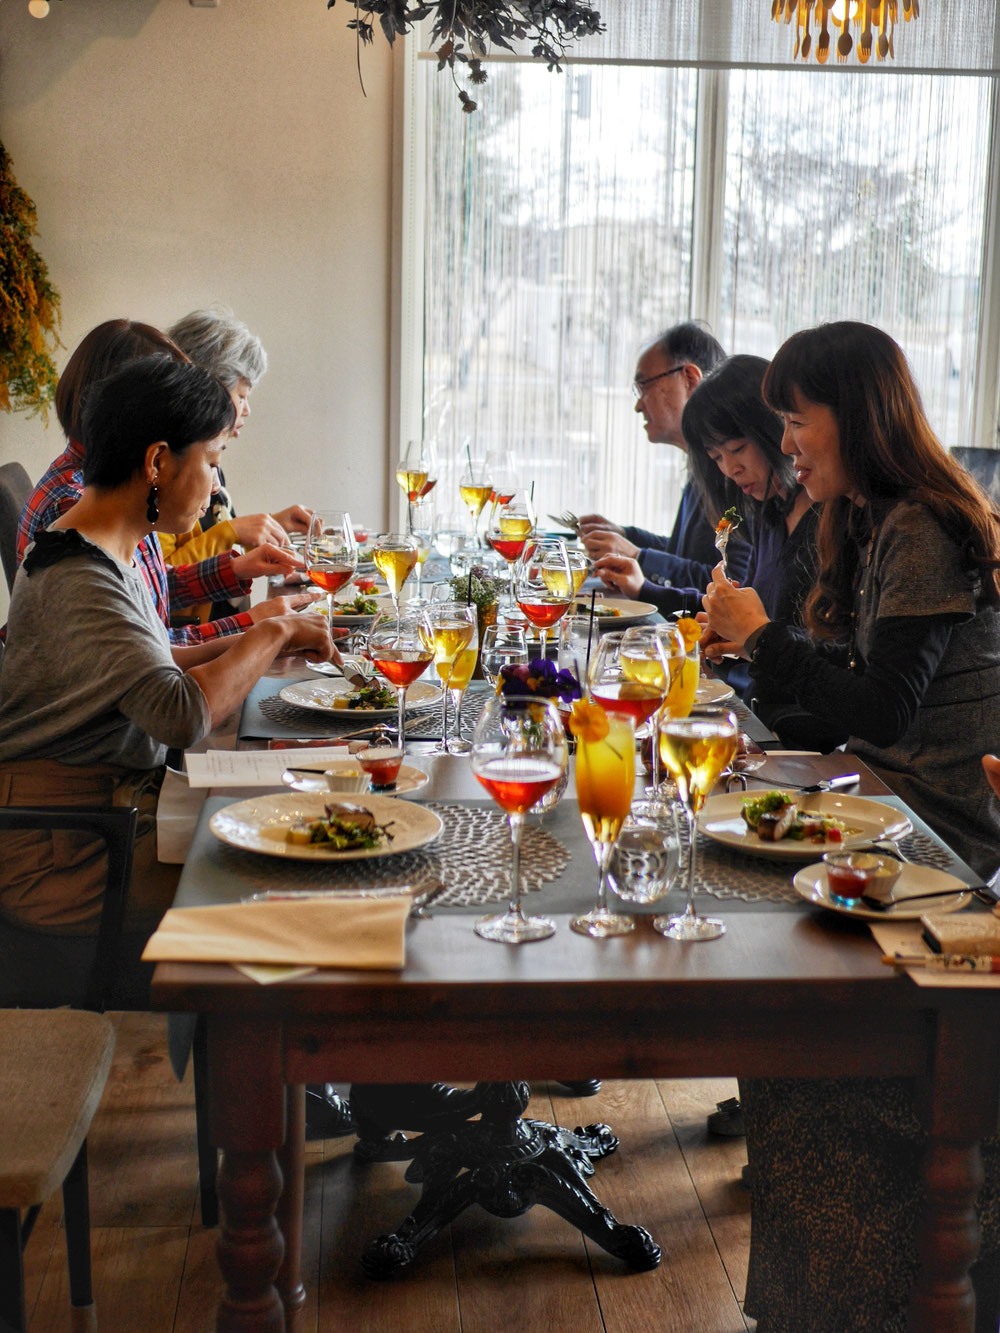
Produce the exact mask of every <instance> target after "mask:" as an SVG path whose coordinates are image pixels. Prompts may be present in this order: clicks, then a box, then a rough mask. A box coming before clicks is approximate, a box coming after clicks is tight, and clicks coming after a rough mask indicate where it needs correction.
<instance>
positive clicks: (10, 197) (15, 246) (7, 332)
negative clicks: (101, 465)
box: [0, 143, 62, 422]
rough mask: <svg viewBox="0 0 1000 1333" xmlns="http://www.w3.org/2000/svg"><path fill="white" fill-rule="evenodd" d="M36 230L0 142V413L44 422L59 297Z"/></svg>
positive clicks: (52, 386)
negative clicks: (24, 415)
mask: <svg viewBox="0 0 1000 1333" xmlns="http://www.w3.org/2000/svg"><path fill="white" fill-rule="evenodd" d="M37 230H38V227H37V220H36V216H35V205H34V204H33V203H32V202H31V200H30V199H29V198H28V196H27V195H26V194H25V193H24V191H23V190H22V189H20V188H19V187H18V184H17V181H15V179H14V174H13V172H12V171H11V166H10V157H9V156H8V154H7V150H6V149H5V148H4V146H3V144H2V143H0V410H2V411H4V412H10V411H27V412H31V413H32V414H36V413H41V416H42V418H43V420H45V421H46V422H47V421H48V416H49V404H50V403H51V402H52V399H53V397H54V395H55V391H56V380H57V378H58V376H57V375H56V368H55V365H54V364H53V361H52V355H51V353H52V352H53V351H54V350H55V348H56V347H61V346H62V344H61V343H60V341H59V338H58V336H57V334H56V332H55V329H56V326H57V324H58V323H59V293H58V292H57V291H56V289H55V288H54V287H53V286H52V284H51V282H49V271H48V269H47V267H46V265H45V260H44V259H43V258H42V257H41V255H40V254H39V253H38V251H37V250H36V249H35V247H34V246H33V245H32V243H31V238H32V236H34V235H35V233H36V231H37Z"/></svg>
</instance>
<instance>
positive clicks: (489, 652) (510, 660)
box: [479, 625, 528, 686]
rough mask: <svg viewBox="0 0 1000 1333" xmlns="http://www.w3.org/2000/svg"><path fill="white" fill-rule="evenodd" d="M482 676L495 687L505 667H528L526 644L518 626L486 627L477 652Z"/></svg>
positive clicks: (522, 632)
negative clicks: (481, 667)
mask: <svg viewBox="0 0 1000 1333" xmlns="http://www.w3.org/2000/svg"><path fill="white" fill-rule="evenodd" d="M479 660H480V662H481V663H482V665H483V675H484V676H485V677H486V679H487V680H488V681H489V682H490V684H491V685H494V686H495V685H496V683H497V681H498V680H499V678H500V672H501V671H502V670H503V669H504V667H505V666H527V665H528V643H527V640H526V639H525V637H524V630H523V629H522V628H521V627H520V625H487V626H486V630H485V632H484V634H483V643H482V647H481V649H480V652H479Z"/></svg>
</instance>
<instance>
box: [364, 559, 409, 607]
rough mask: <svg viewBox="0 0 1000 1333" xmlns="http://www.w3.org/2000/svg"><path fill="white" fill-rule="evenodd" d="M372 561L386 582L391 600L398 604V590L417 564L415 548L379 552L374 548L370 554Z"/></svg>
mask: <svg viewBox="0 0 1000 1333" xmlns="http://www.w3.org/2000/svg"><path fill="white" fill-rule="evenodd" d="M372 559H373V560H374V562H375V568H376V569H377V570H378V572H379V573H380V574H381V575H382V577H383V578H384V579H385V581H386V584H387V586H388V588H389V592H390V593H391V595H392V600H393V601H394V602H398V601H399V594H400V590H401V589H402V587H403V584H404V583H405V582H406V580H407V579H408V578H409V577H410V575H411V574H412V573H413V569H414V566H415V565H416V563H417V550H416V547H415V546H413V547H409V548H406V547H404V548H403V549H402V550H399V549H390V550H386V551H381V550H379V548H378V547H377V546H376V547H375V550H374V551H373V552H372Z"/></svg>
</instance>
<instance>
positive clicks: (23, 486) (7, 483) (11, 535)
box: [0, 463, 34, 591]
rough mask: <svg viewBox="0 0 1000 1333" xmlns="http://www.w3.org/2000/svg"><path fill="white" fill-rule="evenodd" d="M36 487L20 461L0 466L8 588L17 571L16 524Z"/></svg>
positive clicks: (0, 525) (0, 550)
mask: <svg viewBox="0 0 1000 1333" xmlns="http://www.w3.org/2000/svg"><path fill="white" fill-rule="evenodd" d="M33 489H34V487H33V486H32V484H31V478H30V477H29V476H28V474H27V472H25V470H24V468H23V467H22V466H21V464H20V463H4V464H3V466H2V467H0V562H2V563H3V572H4V574H5V576H6V578H7V589H8V591H9V590H10V589H11V588H12V587H13V586H14V575H15V574H16V573H17V525H18V523H19V522H20V519H21V511H22V510H23V509H24V506H25V505H26V504H27V502H28V496H29V495H30V494H31V492H32V490H33Z"/></svg>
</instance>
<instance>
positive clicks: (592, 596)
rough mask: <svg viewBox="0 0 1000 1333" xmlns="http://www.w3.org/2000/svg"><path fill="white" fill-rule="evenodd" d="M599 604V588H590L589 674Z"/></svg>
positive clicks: (588, 671) (588, 628)
mask: <svg viewBox="0 0 1000 1333" xmlns="http://www.w3.org/2000/svg"><path fill="white" fill-rule="evenodd" d="M596 604H597V589H596V588H591V590H590V624H589V625H588V626H587V675H588V676H589V675H590V645H591V643H592V641H593V638H594V607H595V606H596Z"/></svg>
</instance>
